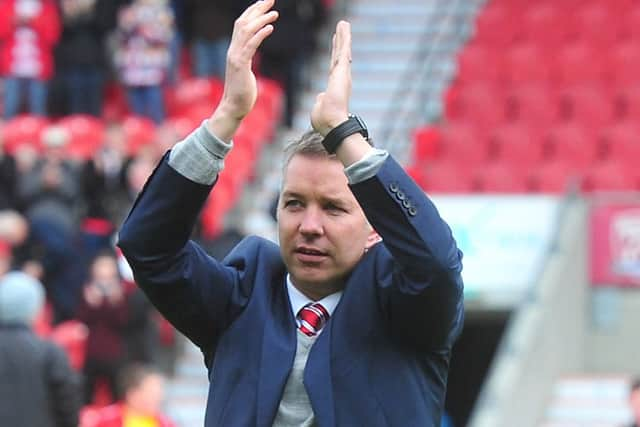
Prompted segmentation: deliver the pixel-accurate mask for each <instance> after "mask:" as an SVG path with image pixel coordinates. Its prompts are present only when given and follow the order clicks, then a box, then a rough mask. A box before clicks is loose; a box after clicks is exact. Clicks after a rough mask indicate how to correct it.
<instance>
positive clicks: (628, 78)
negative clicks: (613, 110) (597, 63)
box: [604, 14, 640, 87]
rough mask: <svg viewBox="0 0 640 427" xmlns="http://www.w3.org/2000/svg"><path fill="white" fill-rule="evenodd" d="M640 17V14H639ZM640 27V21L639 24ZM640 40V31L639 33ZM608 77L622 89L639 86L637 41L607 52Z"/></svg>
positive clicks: (620, 45)
mask: <svg viewBox="0 0 640 427" xmlns="http://www.w3.org/2000/svg"><path fill="white" fill-rule="evenodd" d="M639 16H640V14H639ZM638 25H639V26H640V21H639V22H638ZM638 38H640V31H639V32H638ZM605 55H606V58H607V59H606V60H605V61H604V63H605V65H606V66H607V70H606V72H607V75H608V78H609V79H610V80H612V81H613V82H615V84H616V85H618V86H620V87H624V86H629V85H634V84H638V76H639V75H640V50H639V49H638V42H637V39H636V40H629V41H627V42H624V43H618V44H617V45H615V46H613V47H612V48H611V50H610V51H608V52H605Z"/></svg>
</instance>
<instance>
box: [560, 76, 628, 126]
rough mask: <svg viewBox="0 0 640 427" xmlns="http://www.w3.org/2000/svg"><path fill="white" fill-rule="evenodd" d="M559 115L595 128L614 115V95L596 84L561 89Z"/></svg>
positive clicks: (611, 118) (605, 124)
mask: <svg viewBox="0 0 640 427" xmlns="http://www.w3.org/2000/svg"><path fill="white" fill-rule="evenodd" d="M560 98H561V115H562V116H563V118H564V119H565V120H568V121H569V122H572V123H576V124H578V125H580V126H584V127H585V128H588V129H593V130H597V129H600V128H601V127H602V126H607V125H609V124H610V123H611V122H612V121H613V120H614V119H615V116H616V114H615V113H616V105H615V100H614V96H613V94H612V93H611V92H609V91H608V90H605V89H602V88H600V87H597V86H584V87H581V86H579V87H573V88H567V89H565V90H562V91H561V94H560Z"/></svg>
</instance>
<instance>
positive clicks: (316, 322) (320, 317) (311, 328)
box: [298, 302, 329, 337]
mask: <svg viewBox="0 0 640 427" xmlns="http://www.w3.org/2000/svg"><path fill="white" fill-rule="evenodd" d="M298 320H299V321H300V327H299V329H300V331H301V332H302V333H303V334H305V335H307V336H309V337H313V336H315V335H317V334H318V332H320V330H321V329H322V327H323V326H324V325H325V324H326V323H327V320H329V312H328V311H327V309H326V308H324V307H323V306H322V304H320V303H317V302H310V303H309V304H307V305H305V306H304V307H302V308H301V309H300V311H299V312H298Z"/></svg>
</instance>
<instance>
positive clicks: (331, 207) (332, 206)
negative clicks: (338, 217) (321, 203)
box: [324, 203, 346, 214]
mask: <svg viewBox="0 0 640 427" xmlns="http://www.w3.org/2000/svg"><path fill="white" fill-rule="evenodd" d="M324 208H325V210H327V211H328V212H329V213H331V214H340V213H343V212H346V209H344V208H342V207H340V206H338V205H336V204H333V203H328V204H327V205H325V207H324Z"/></svg>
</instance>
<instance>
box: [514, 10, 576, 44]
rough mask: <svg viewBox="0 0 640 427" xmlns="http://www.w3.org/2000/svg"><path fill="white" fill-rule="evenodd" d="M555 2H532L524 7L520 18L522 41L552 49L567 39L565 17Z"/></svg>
mask: <svg viewBox="0 0 640 427" xmlns="http://www.w3.org/2000/svg"><path fill="white" fill-rule="evenodd" d="M562 12H563V10H562V9H561V8H560V7H558V5H557V4H556V3H555V2H532V3H531V4H530V5H527V6H525V7H524V11H523V15H524V16H523V18H522V32H523V41H526V42H533V43H536V44H538V45H539V46H541V47H543V48H544V49H554V48H556V47H557V46H560V45H561V44H562V43H564V42H565V40H566V39H567V37H568V35H567V31H566V25H563V24H564V22H565V21H566V17H565V16H563V13H562Z"/></svg>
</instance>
